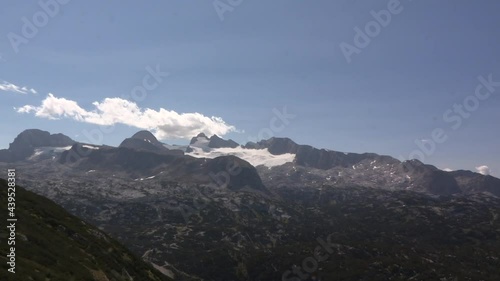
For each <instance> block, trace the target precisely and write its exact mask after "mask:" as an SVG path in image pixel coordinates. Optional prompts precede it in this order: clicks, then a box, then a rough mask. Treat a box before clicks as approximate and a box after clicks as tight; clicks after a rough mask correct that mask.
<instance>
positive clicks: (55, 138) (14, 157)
mask: <svg viewBox="0 0 500 281" xmlns="http://www.w3.org/2000/svg"><path fill="white" fill-rule="evenodd" d="M74 143H75V141H74V140H72V139H71V138H70V137H68V136H65V135H63V134H52V135H51V134H50V133H49V132H47V131H42V130H38V129H29V130H25V131H23V132H22V133H20V134H19V135H18V136H17V137H16V138H15V139H14V141H13V142H12V143H11V144H10V145H9V148H8V149H2V150H0V162H17V161H22V160H25V159H26V158H28V157H29V156H31V155H32V154H33V153H34V152H35V149H36V148H38V147H65V146H71V145H73V144H74Z"/></svg>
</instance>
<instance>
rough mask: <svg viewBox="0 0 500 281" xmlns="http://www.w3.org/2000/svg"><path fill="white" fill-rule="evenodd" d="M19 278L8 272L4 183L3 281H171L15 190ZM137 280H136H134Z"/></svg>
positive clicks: (3, 190)
mask: <svg viewBox="0 0 500 281" xmlns="http://www.w3.org/2000/svg"><path fill="white" fill-rule="evenodd" d="M15 198H16V207H17V208H16V217H17V219H18V222H17V225H16V234H17V235H16V236H17V237H16V273H15V274H12V273H9V272H8V271H7V263H6V259H7V258H6V255H7V247H10V246H8V245H7V240H6V239H5V238H6V237H7V233H6V228H5V221H6V219H5V215H6V213H7V183H6V181H5V180H3V179H0V199H1V200H0V201H1V206H2V214H3V215H2V230H1V232H0V237H1V243H0V252H1V253H2V254H1V256H0V263H1V268H0V280H54V281H55V280H60V281H70V280H75V281H77V280H96V281H101V280H103V281H105V280H109V281H112V280H116V281H118V280H157V281H162V280H170V279H168V278H167V277H165V276H163V275H162V274H161V273H159V272H157V271H156V270H155V269H152V268H151V267H150V266H149V265H148V264H146V263H144V262H143V261H142V260H140V259H138V258H137V257H136V256H134V255H133V254H132V253H131V252H129V251H128V250H127V249H125V248H124V247H123V246H122V245H120V244H119V243H118V242H116V241H115V240H113V239H112V238H110V237H109V236H107V235H106V234H104V233H102V232H101V231H99V230H98V229H96V228H95V227H93V226H91V225H88V224H86V223H84V222H83V221H82V220H80V219H78V218H76V217H74V216H72V215H70V214H69V213H67V212H66V211H65V210H64V209H63V208H61V207H59V206H58V205H56V204H55V203H53V202H52V201H50V200H48V199H46V198H44V197H41V196H38V195H36V194H34V193H32V192H29V191H26V190H24V189H23V188H21V187H16V197H15ZM132 278H133V279H132Z"/></svg>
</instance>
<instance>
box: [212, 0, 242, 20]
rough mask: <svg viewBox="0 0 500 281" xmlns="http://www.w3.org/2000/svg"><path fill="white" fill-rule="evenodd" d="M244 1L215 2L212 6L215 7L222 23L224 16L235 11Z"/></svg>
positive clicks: (222, 0)
mask: <svg viewBox="0 0 500 281" xmlns="http://www.w3.org/2000/svg"><path fill="white" fill-rule="evenodd" d="M243 1H244V0H215V1H214V2H213V3H212V4H213V5H214V9H215V11H216V12H217V15H218V16H219V19H220V21H224V14H225V13H227V12H232V11H234V9H235V8H236V7H238V6H239V5H241V3H243Z"/></svg>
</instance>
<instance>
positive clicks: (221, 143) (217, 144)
mask: <svg viewBox="0 0 500 281" xmlns="http://www.w3.org/2000/svg"><path fill="white" fill-rule="evenodd" d="M238 146H239V144H238V143H237V142H235V141H233V140H231V139H229V140H225V139H222V138H220V137H219V136H217V135H213V136H212V137H210V141H209V142H208V147H210V148H223V147H229V148H236V147H238Z"/></svg>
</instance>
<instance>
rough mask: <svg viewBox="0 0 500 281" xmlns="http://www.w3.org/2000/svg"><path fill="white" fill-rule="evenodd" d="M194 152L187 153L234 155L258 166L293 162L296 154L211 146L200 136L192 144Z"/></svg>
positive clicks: (211, 156)
mask: <svg viewBox="0 0 500 281" xmlns="http://www.w3.org/2000/svg"><path fill="white" fill-rule="evenodd" d="M191 148H192V149H193V151H192V152H189V153H186V155H190V156H192V157H196V158H210V159H213V158H216V157H219V156H226V155H233V156H236V157H238V158H241V159H243V160H245V161H247V162H249V163H250V164H252V165H253V166H255V167H257V166H260V165H264V166H266V167H275V166H280V165H283V164H285V163H289V162H293V159H295V154H291V153H286V154H282V155H273V154H271V153H270V152H269V150H268V149H267V148H266V149H246V148H243V147H241V146H239V147H236V148H230V147H224V148H209V147H208V140H206V139H203V138H201V140H200V138H198V140H197V141H196V142H195V143H194V144H193V145H191Z"/></svg>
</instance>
